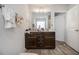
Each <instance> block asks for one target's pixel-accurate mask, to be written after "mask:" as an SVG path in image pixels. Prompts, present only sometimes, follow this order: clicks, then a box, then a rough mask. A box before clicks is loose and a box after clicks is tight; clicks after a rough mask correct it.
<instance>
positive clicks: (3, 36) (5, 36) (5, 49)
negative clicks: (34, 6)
mask: <svg viewBox="0 0 79 59" xmlns="http://www.w3.org/2000/svg"><path fill="white" fill-rule="evenodd" d="M6 6H7V7H9V8H12V9H14V10H15V11H16V12H17V13H18V14H19V15H21V16H23V17H24V20H23V23H22V24H21V25H20V26H17V27H16V28H14V29H9V30H6V29H5V28H4V19H3V17H2V14H1V13H2V12H1V9H0V54H20V53H22V52H24V51H25V40H24V32H25V28H26V25H27V24H26V23H25V22H26V21H27V20H28V18H27V17H28V14H29V12H28V6H27V5H6Z"/></svg>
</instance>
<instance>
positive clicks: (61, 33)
mask: <svg viewBox="0 0 79 59" xmlns="http://www.w3.org/2000/svg"><path fill="white" fill-rule="evenodd" d="M54 18H55V19H54V20H55V21H54V22H55V32H56V40H57V41H64V40H65V20H66V15H65V13H60V14H58V15H57V16H55V17H54Z"/></svg>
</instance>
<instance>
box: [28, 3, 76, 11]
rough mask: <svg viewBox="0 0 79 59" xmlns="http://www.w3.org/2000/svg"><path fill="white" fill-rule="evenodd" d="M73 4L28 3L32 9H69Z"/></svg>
mask: <svg viewBox="0 0 79 59" xmlns="http://www.w3.org/2000/svg"><path fill="white" fill-rule="evenodd" d="M74 5H75V4H29V7H30V8H31V10H34V9H40V8H41V9H49V10H51V9H52V10H57V11H58V10H69V9H70V8H71V7H73V6H74Z"/></svg>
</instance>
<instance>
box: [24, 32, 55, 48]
mask: <svg viewBox="0 0 79 59" xmlns="http://www.w3.org/2000/svg"><path fill="white" fill-rule="evenodd" d="M25 48H26V49H31V48H32V49H33V48H35V49H45V48H53V49H54V48H55V32H30V34H28V33H25Z"/></svg>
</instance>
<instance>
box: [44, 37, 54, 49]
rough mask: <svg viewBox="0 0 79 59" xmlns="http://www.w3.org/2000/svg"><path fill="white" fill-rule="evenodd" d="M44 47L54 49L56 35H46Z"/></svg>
mask: <svg viewBox="0 0 79 59" xmlns="http://www.w3.org/2000/svg"><path fill="white" fill-rule="evenodd" d="M44 47H45V48H53V49H54V48H55V38H54V37H45V40H44Z"/></svg>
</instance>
